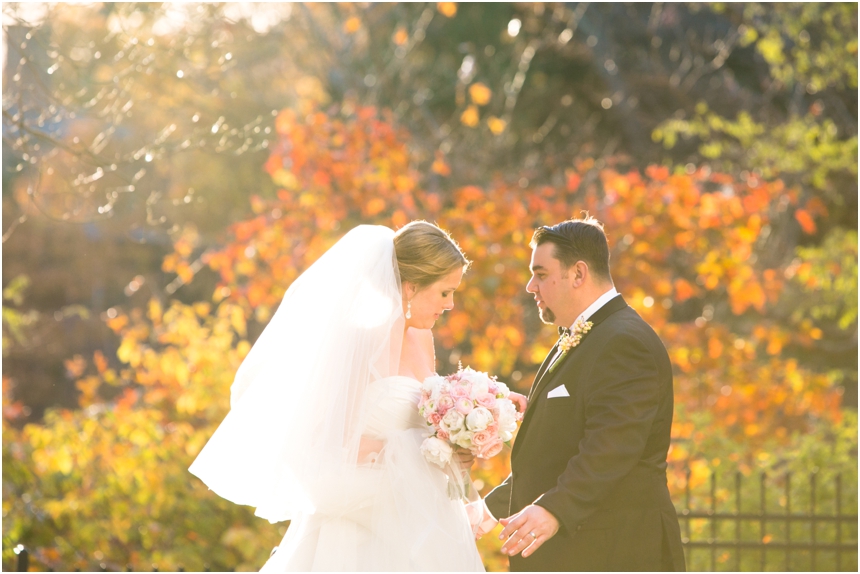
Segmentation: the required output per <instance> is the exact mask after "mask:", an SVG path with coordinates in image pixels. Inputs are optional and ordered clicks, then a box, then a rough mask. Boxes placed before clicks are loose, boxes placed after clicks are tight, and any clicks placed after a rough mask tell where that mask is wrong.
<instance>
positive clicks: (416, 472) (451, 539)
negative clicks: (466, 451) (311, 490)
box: [262, 376, 484, 572]
mask: <svg viewBox="0 0 860 574" xmlns="http://www.w3.org/2000/svg"><path fill="white" fill-rule="evenodd" d="M420 388H421V385H420V383H419V382H418V381H416V380H415V379H412V378H410V377H403V376H392V377H387V378H385V379H381V380H378V381H375V382H373V383H371V384H370V385H369V387H368V399H369V401H368V404H369V411H368V416H367V419H366V421H367V424H366V426H365V429H364V436H366V437H368V438H371V439H374V440H380V441H383V443H384V445H385V446H384V447H383V448H382V450H381V452H380V453H379V455H378V457H377V458H376V461H375V462H373V463H370V464H367V465H365V466H363V467H360V472H359V476H358V477H357V480H355V481H354V484H352V485H351V486H352V487H351V488H349V490H348V491H347V492H343V491H337V492H331V493H330V494H331V496H330V497H329V498H328V499H327V500H322V501H321V503H320V504H319V506H318V507H317V511H316V512H315V513H313V514H302V515H300V516H298V517H296V518H295V519H293V520H292V522H291V523H290V526H289V528H288V530H287V534H286V536H284V539H283V541H282V542H281V544H280V546H279V547H278V549H277V551H276V552H275V554H274V555H273V556H272V557H271V558H270V559H269V561H268V562H267V563H266V565H265V566H263V570H262V571H264V572H295V571H306V572H307V571H461V572H462V571H483V570H484V568H483V565H482V563H481V557H480V555H479V554H478V551H477V548H476V547H475V543H474V536H473V534H472V530H471V527H470V525H469V520H468V517H467V516H466V511H465V507H464V505H463V503H462V502H461V501H459V500H451V499H450V498H449V497H448V494H447V477H446V475H445V473H443V472H442V470H441V469H440V468H439V467H437V466H435V465H433V464H431V463H429V462H427V460H426V459H425V458H424V457H423V455H422V454H421V453H420V451H419V448H420V446H421V442H422V441H423V440H424V436H425V435H424V432H425V431H424V429H425V428H426V425H425V423H424V421H423V420H422V419H421V417H420V416H419V414H418V408H417V403H418V399H419V396H420ZM318 500H319V499H318Z"/></svg>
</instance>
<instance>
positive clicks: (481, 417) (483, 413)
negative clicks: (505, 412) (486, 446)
mask: <svg viewBox="0 0 860 574" xmlns="http://www.w3.org/2000/svg"><path fill="white" fill-rule="evenodd" d="M491 424H493V413H491V412H490V411H489V410H488V409H487V408H485V407H475V408H474V409H472V412H470V413H469V414H468V415H466V427H468V429H469V430H470V431H482V430H484V429H486V428H487V427H488V426H490V425H491Z"/></svg>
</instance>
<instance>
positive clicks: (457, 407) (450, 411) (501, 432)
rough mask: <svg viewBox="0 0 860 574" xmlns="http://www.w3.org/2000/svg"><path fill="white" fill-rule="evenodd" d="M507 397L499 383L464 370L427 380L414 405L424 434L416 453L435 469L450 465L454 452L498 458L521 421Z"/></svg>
mask: <svg viewBox="0 0 860 574" xmlns="http://www.w3.org/2000/svg"><path fill="white" fill-rule="evenodd" d="M509 393H510V391H509V390H508V386H507V385H505V383H502V382H500V381H498V380H496V378H495V377H491V376H489V375H488V374H487V373H482V372H480V371H475V370H473V369H470V368H469V367H466V368H465V369H463V368H462V367H461V368H460V369H459V370H458V371H457V372H456V373H454V374H453V375H448V376H447V377H441V376H438V375H435V376H432V377H428V378H427V379H426V380H425V381H424V384H423V385H422V389H421V400H420V401H419V402H418V412H419V413H420V414H421V416H422V417H423V418H424V420H425V421H426V422H427V427H428V431H429V432H430V436H429V437H427V438H426V439H424V442H423V443H422V445H421V452H422V453H423V454H424V456H425V457H426V458H427V460H429V461H430V462H432V463H434V464H437V465H439V466H440V467H445V466H446V465H448V464H449V463H450V462H451V459H452V456H453V454H454V449H455V448H456V447H460V448H463V449H467V450H469V451H470V452H471V453H472V454H473V455H475V456H477V457H478V458H490V457H493V456H495V455H497V454H499V452H500V451H501V450H502V444H503V443H505V442H507V441H509V440H511V438H512V437H513V432H514V431H515V430H516V428H517V421H518V420H520V419H521V418H522V414H521V413H519V412H517V409H516V407H515V406H514V404H513V402H511V400H510V399H508V398H507V397H508V394H509Z"/></svg>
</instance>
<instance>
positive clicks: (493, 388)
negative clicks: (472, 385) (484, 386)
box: [488, 381, 499, 396]
mask: <svg viewBox="0 0 860 574" xmlns="http://www.w3.org/2000/svg"><path fill="white" fill-rule="evenodd" d="M488 392H489V393H490V394H492V395H493V396H496V394H498V392H499V385H497V384H496V381H490V384H489V390H488Z"/></svg>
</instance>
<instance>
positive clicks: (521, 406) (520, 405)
mask: <svg viewBox="0 0 860 574" xmlns="http://www.w3.org/2000/svg"><path fill="white" fill-rule="evenodd" d="M508 398H509V399H511V401H512V402H513V403H514V404H515V405H517V410H518V411H519V412H520V414H522V413H524V412H526V407H527V406H528V404H529V400H528V399H527V398H526V397H525V396H524V395H521V394H519V393H515V392H513V391H511V392H510V393H508Z"/></svg>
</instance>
